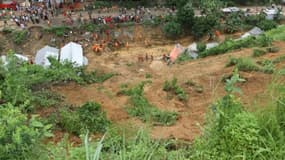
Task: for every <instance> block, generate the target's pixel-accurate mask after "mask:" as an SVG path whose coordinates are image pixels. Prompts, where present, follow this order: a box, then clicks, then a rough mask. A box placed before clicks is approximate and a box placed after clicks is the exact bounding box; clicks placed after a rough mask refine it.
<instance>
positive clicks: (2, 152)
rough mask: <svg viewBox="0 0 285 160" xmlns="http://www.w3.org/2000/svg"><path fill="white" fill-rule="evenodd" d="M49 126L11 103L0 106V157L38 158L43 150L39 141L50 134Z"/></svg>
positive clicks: (16, 159)
mask: <svg viewBox="0 0 285 160" xmlns="http://www.w3.org/2000/svg"><path fill="white" fill-rule="evenodd" d="M50 127H51V126H50V125H44V124H42V123H41V122H40V121H38V120H37V118H36V117H35V116H32V117H31V118H28V116H27V115H25V114H23V113H21V111H20V110H19V109H18V108H16V107H14V106H12V105H5V106H0V159H3V160H4V159H5V160H22V159H40V157H41V153H42V152H43V151H44V149H43V146H41V145H40V142H41V140H43V138H45V137H49V136H52V135H51V134H50V132H49V129H50Z"/></svg>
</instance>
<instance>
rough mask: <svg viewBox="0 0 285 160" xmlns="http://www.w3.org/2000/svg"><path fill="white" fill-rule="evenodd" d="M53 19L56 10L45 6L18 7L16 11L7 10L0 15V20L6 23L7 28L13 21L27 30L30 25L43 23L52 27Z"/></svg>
mask: <svg viewBox="0 0 285 160" xmlns="http://www.w3.org/2000/svg"><path fill="white" fill-rule="evenodd" d="M51 17H54V9H51V8H46V7H45V6H43V5H40V6H30V7H24V8H19V7H17V10H16V11H13V10H8V9H5V10H2V11H1V13H0V19H1V20H3V21H4V25H5V26H7V25H8V21H11V22H14V23H15V24H16V25H17V26H19V27H21V28H25V27H26V26H27V25H28V24H39V23H41V21H46V22H47V24H49V25H50V19H51Z"/></svg>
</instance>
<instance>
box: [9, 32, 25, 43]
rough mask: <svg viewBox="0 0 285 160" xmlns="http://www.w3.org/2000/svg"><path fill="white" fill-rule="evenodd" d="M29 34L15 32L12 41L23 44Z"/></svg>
mask: <svg viewBox="0 0 285 160" xmlns="http://www.w3.org/2000/svg"><path fill="white" fill-rule="evenodd" d="M27 35H28V32H27V31H25V30H24V31H13V32H12V40H13V42H14V43H16V44H21V43H23V42H24V41H25V40H26V38H27Z"/></svg>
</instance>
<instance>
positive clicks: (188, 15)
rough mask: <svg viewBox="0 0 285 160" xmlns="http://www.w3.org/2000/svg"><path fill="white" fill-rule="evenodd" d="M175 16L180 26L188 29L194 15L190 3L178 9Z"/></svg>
mask: <svg viewBox="0 0 285 160" xmlns="http://www.w3.org/2000/svg"><path fill="white" fill-rule="evenodd" d="M176 15H177V20H178V22H179V23H180V24H181V25H183V26H185V27H190V28H191V27H192V25H193V20H194V15H195V13H194V9H193V6H192V3H191V2H190V1H188V3H186V4H185V5H184V6H182V7H179V8H178V11H177V13H176Z"/></svg>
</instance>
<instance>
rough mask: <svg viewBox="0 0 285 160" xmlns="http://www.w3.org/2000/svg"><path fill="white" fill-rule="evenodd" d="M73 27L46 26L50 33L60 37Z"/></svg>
mask: <svg viewBox="0 0 285 160" xmlns="http://www.w3.org/2000/svg"><path fill="white" fill-rule="evenodd" d="M70 30H71V28H70V27H67V26H58V27H57V26H54V27H50V28H46V29H45V31H46V32H49V33H53V34H55V35H56V36H58V37H62V36H64V33H65V32H67V31H70Z"/></svg>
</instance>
